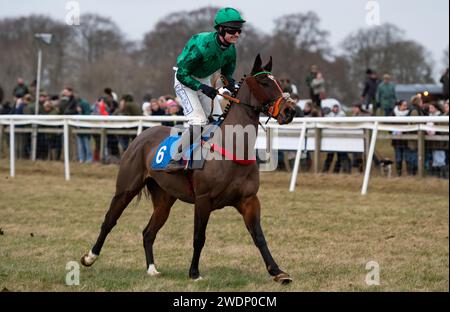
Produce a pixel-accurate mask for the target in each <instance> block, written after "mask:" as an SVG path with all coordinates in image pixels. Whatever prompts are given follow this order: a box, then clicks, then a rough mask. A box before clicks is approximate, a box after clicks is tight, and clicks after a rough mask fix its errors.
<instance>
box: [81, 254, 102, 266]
mask: <svg viewBox="0 0 450 312" xmlns="http://www.w3.org/2000/svg"><path fill="white" fill-rule="evenodd" d="M97 257H98V256H97V255H95V254H93V253H92V251H89V253H87V254H84V256H83V257H81V259H80V262H81V264H82V265H84V266H86V267H90V266H91V265H93V264H94V262H95V260H97Z"/></svg>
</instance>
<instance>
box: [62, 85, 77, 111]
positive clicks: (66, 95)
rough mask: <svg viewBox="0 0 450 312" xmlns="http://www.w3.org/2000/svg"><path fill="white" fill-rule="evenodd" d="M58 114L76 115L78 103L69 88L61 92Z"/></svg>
mask: <svg viewBox="0 0 450 312" xmlns="http://www.w3.org/2000/svg"><path fill="white" fill-rule="evenodd" d="M59 113H60V114H61V115H78V101H77V99H76V98H75V95H74V92H73V89H72V88H71V87H65V88H64V90H63V92H62V97H61V101H60V105H59Z"/></svg>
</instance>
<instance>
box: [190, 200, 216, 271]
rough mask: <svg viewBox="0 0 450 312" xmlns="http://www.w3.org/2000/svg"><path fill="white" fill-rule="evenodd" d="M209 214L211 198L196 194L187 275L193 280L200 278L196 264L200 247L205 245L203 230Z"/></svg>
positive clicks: (204, 230) (200, 250)
mask: <svg viewBox="0 0 450 312" xmlns="http://www.w3.org/2000/svg"><path fill="white" fill-rule="evenodd" d="M210 214H211V200H210V198H209V195H204V196H197V197H196V199H195V216H194V244H193V245H194V255H193V256H192V262H191V267H190V269H189V277H190V278H192V279H194V280H200V279H201V276H200V272H199V270H198V264H199V260H200V254H201V252H202V248H203V246H204V245H205V240H206V237H205V232H206V226H207V225H208V220H209V215H210Z"/></svg>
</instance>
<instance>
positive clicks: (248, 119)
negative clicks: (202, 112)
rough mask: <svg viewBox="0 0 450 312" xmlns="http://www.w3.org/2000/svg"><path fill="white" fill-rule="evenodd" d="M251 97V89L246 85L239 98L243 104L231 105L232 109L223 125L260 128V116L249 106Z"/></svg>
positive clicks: (242, 87)
mask: <svg viewBox="0 0 450 312" xmlns="http://www.w3.org/2000/svg"><path fill="white" fill-rule="evenodd" d="M251 97H252V95H251V93H250V89H249V88H248V85H247V84H246V83H244V84H243V85H242V86H241V89H240V90H239V93H238V96H237V98H238V99H239V100H240V101H241V103H240V104H236V103H232V104H231V108H230V110H229V112H228V114H227V116H226V118H225V120H224V121H223V123H222V125H230V126H234V125H241V126H243V127H244V128H245V127H246V126H254V127H255V128H258V122H259V114H258V112H256V111H255V110H254V109H253V108H251V107H250V106H249V104H250V102H251Z"/></svg>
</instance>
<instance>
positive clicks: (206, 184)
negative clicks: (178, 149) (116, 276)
mask: <svg viewBox="0 0 450 312" xmlns="http://www.w3.org/2000/svg"><path fill="white" fill-rule="evenodd" d="M271 70H272V57H270V61H269V62H268V63H267V64H266V65H265V66H262V60H261V57H260V55H259V54H258V56H257V57H256V59H255V62H254V65H253V69H252V71H251V74H250V76H249V77H247V78H245V80H243V81H241V82H242V85H241V87H240V88H239V90H238V92H237V94H236V95H235V98H236V99H237V100H236V102H237V103H239V104H236V103H233V104H232V105H231V103H230V104H229V110H228V112H227V113H226V117H225V118H224V119H223V122H222V124H221V125H220V130H222V131H223V130H224V127H226V126H227V125H242V126H244V127H245V126H249V127H253V128H254V129H255V130H257V129H258V123H259V116H260V113H261V112H262V113H264V114H266V115H267V116H269V117H274V118H275V119H276V120H277V121H278V123H279V124H287V123H290V122H291V121H292V119H293V117H294V115H295V109H294V104H293V102H292V101H291V100H290V99H287V100H286V94H283V92H282V90H281V88H280V84H279V83H278V82H277V80H276V79H275V78H274V77H273V76H272V74H271V73H270V71H271ZM217 130H219V129H217ZM170 132H171V128H170V127H164V126H157V127H152V128H149V129H147V130H145V131H144V132H142V133H141V134H140V135H139V136H138V137H136V138H135V139H134V141H133V142H132V143H131V144H130V146H129V147H128V149H127V150H126V152H125V153H124V155H123V158H122V161H121V163H120V168H119V173H118V176H117V181H116V192H115V195H114V197H113V198H112V201H111V204H110V207H109V210H108V211H107V213H106V215H105V218H104V221H103V224H102V226H101V230H100V234H99V236H98V238H97V242H96V243H95V245H94V246H93V247H92V249H91V250H90V251H89V252H88V253H86V254H85V255H83V256H82V258H81V263H82V264H83V265H84V266H91V265H92V264H93V263H94V262H95V260H96V259H97V257H98V256H99V255H100V250H101V248H102V246H103V244H104V242H105V239H106V237H107V235H108V234H109V232H110V231H111V230H112V228H113V227H114V226H115V225H116V222H117V220H118V218H119V217H120V216H121V214H122V212H123V211H124V209H125V208H126V207H127V206H128V204H129V203H130V202H131V201H132V200H133V198H134V197H136V196H137V195H140V194H141V191H142V190H143V189H144V187H146V188H147V191H148V193H149V194H150V196H151V200H152V202H153V208H154V211H153V214H152V216H151V218H150V221H149V222H148V225H147V226H146V227H145V229H144V230H143V240H144V249H145V256H146V261H147V267H146V269H147V273H148V274H149V275H151V276H155V275H159V274H160V273H159V272H158V271H157V269H156V267H155V262H154V257H153V243H154V241H155V238H156V234H157V233H158V231H159V230H160V229H161V228H162V227H163V225H164V223H165V222H166V220H167V218H168V217H169V213H170V209H171V207H172V205H173V204H174V203H175V201H176V200H177V199H179V200H181V201H183V202H187V203H191V204H194V205H195V208H194V239H193V249H194V253H193V257H192V262H191V266H190V269H189V277H190V278H191V279H194V280H198V279H201V276H200V272H199V259H200V253H201V251H202V248H203V246H204V243H205V231H206V227H207V224H208V219H209V216H210V214H211V212H212V211H214V210H216V209H222V208H224V207H225V206H233V207H235V208H236V209H237V211H238V212H239V213H240V214H241V215H242V216H243V219H244V222H245V225H246V227H247V229H248V231H249V232H250V234H251V236H252V238H253V241H254V243H255V245H256V246H257V247H258V249H259V251H260V253H261V255H262V258H263V260H264V263H265V265H266V268H267V271H268V272H269V274H270V275H271V276H273V277H274V280H275V281H276V282H279V283H282V284H287V283H290V282H291V281H292V279H291V277H290V276H289V274H287V273H286V272H283V271H282V270H281V269H280V268H279V267H278V265H277V263H276V262H275V260H274V259H273V257H272V255H271V253H270V251H269V248H268V246H267V243H266V240H265V237H264V234H263V231H262V229H261V225H260V210H261V205H260V201H259V199H258V196H257V192H258V188H259V170H258V165H257V164H256V162H252V163H250V164H249V165H242V164H239V163H237V162H234V161H232V160H217V159H212V160H207V161H206V162H205V164H204V167H203V169H202V170H190V171H189V170H188V171H184V170H181V171H177V172H171V173H168V172H164V171H154V170H152V167H151V165H150V162H151V161H150V162H149V161H148V160H149V159H150V160H151V159H153V157H154V156H155V153H156V150H157V147H158V146H159V144H160V143H161V142H162V141H163V140H164V139H165V138H166V137H168V136H169V134H170ZM255 133H257V132H256V131H255ZM255 142H256V135H255V136H254V137H250V136H247V137H246V140H245V145H246V146H247V147H248V146H250V147H251V148H252V149H254V146H255Z"/></svg>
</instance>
